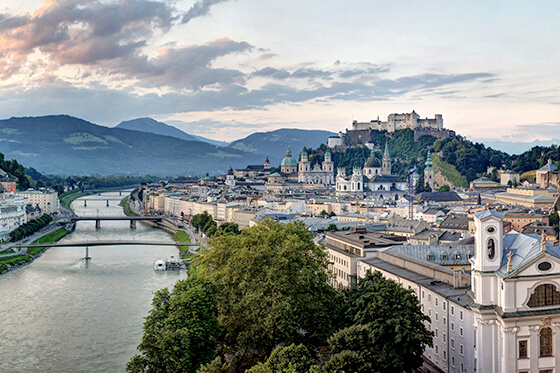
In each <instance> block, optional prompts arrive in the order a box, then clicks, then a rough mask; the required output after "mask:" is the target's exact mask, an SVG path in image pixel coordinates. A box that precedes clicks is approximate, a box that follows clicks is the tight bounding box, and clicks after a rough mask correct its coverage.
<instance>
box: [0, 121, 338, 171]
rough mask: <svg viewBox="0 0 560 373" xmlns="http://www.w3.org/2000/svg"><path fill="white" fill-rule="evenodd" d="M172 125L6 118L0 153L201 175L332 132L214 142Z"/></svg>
mask: <svg viewBox="0 0 560 373" xmlns="http://www.w3.org/2000/svg"><path fill="white" fill-rule="evenodd" d="M127 128H128V129H127ZM140 128H142V129H143V130H138V129H140ZM174 129H176V128H175V127H171V126H168V125H166V124H165V123H161V122H157V121H155V120H153V119H151V118H140V119H137V120H134V121H128V122H123V123H121V124H119V125H118V126H116V127H114V128H109V127H104V126H99V125H96V124H93V123H90V122H87V121H85V120H82V119H79V118H74V117H71V116H67V115H52V116H43V117H23V118H10V119H5V120H0V152H2V153H4V155H5V158H6V159H16V160H18V162H20V163H21V164H24V165H25V166H26V167H28V168H29V167H33V168H35V169H37V170H38V171H39V172H42V173H45V174H57V175H92V174H97V175H116V174H119V175H157V176H177V175H186V174H187V175H188V174H191V175H201V174H205V173H210V174H217V173H225V172H226V171H227V169H228V167H230V166H231V167H233V168H244V167H245V166H247V165H248V164H262V163H263V162H264V159H265V158H266V156H267V155H269V158H270V160H271V163H272V165H273V166H277V165H279V163H280V160H281V159H282V157H283V156H284V154H285V152H286V149H287V148H288V146H291V148H292V150H293V151H294V156H296V157H297V154H299V151H301V148H302V146H303V143H305V144H306V145H307V146H312V147H317V146H319V145H320V144H321V143H324V142H326V140H327V137H328V136H330V135H332V134H333V133H330V132H327V131H307V130H297V129H290V130H277V131H272V132H268V133H258V134H253V135H251V136H248V137H247V138H245V139H241V140H238V141H235V142H234V143H232V144H230V145H228V146H216V145H213V144H210V143H208V142H206V141H200V138H197V137H194V136H192V135H189V134H187V133H185V132H182V131H180V130H178V129H176V131H174ZM158 132H159V133H158ZM179 137H180V138H179ZM205 140H207V141H212V140H209V139H205Z"/></svg>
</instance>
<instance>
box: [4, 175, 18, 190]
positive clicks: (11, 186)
mask: <svg viewBox="0 0 560 373" xmlns="http://www.w3.org/2000/svg"><path fill="white" fill-rule="evenodd" d="M0 186H1V187H2V188H4V190H5V191H6V192H7V193H15V192H16V181H15V180H14V179H12V178H10V177H8V176H4V177H2V178H1V179H0Z"/></svg>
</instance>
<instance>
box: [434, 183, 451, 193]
mask: <svg viewBox="0 0 560 373" xmlns="http://www.w3.org/2000/svg"><path fill="white" fill-rule="evenodd" d="M437 191H438V192H450V191H451V187H450V186H449V185H447V184H443V185H442V186H440V187H439V188H438V190H437Z"/></svg>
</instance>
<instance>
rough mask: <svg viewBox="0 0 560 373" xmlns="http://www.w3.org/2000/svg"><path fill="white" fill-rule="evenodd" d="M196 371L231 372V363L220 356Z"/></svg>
mask: <svg viewBox="0 0 560 373" xmlns="http://www.w3.org/2000/svg"><path fill="white" fill-rule="evenodd" d="M196 373H229V365H228V364H227V363H224V362H223V361H222V358H221V357H219V356H218V357H217V358H215V359H214V360H212V361H211V362H209V363H208V364H205V365H203V366H201V367H200V368H199V369H198V370H197V371H196Z"/></svg>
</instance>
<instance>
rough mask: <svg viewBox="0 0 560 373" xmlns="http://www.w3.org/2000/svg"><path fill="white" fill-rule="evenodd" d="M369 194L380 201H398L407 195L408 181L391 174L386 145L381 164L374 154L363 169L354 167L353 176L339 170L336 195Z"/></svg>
mask: <svg viewBox="0 0 560 373" xmlns="http://www.w3.org/2000/svg"><path fill="white" fill-rule="evenodd" d="M361 193H367V194H369V195H371V196H373V197H376V198H380V199H385V200H386V199H390V200H394V201H396V200H398V199H399V198H402V197H404V196H405V195H406V193H407V186H406V181H404V180H403V179H401V178H400V177H399V176H397V175H392V174H391V155H390V154H389V147H388V144H387V142H386V143H385V152H384V154H383V159H382V161H381V162H380V161H379V159H377V158H376V157H375V156H374V155H373V152H372V153H371V154H370V156H369V158H368V159H367V160H366V162H365V163H364V167H363V168H359V167H354V169H353V171H352V175H351V176H347V175H346V172H345V170H344V169H343V168H339V169H338V170H337V176H336V194H337V195H348V194H361Z"/></svg>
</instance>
